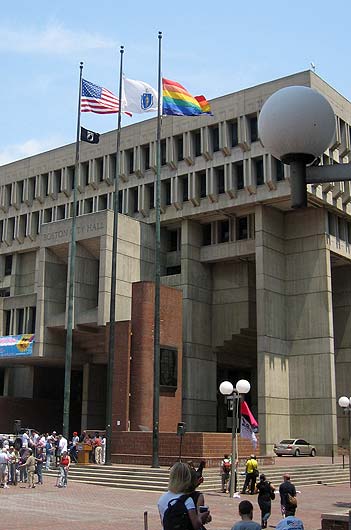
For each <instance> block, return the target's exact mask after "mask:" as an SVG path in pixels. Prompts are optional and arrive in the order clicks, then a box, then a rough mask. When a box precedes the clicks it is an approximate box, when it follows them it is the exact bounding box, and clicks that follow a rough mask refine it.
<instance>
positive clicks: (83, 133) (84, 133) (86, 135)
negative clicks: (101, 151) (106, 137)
mask: <svg viewBox="0 0 351 530" xmlns="http://www.w3.org/2000/svg"><path fill="white" fill-rule="evenodd" d="M80 139H81V140H82V142H88V143H89V144H98V143H99V141H100V134H99V133H97V132H94V131H88V129H84V127H81V128H80Z"/></svg>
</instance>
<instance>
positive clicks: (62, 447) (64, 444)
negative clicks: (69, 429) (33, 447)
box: [58, 434, 67, 456]
mask: <svg viewBox="0 0 351 530" xmlns="http://www.w3.org/2000/svg"><path fill="white" fill-rule="evenodd" d="M58 439H59V445H58V448H59V455H60V456H61V455H62V454H63V452H64V451H66V452H67V440H66V438H65V437H64V436H62V434H59V435H58Z"/></svg>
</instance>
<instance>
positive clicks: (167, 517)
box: [157, 462, 210, 530]
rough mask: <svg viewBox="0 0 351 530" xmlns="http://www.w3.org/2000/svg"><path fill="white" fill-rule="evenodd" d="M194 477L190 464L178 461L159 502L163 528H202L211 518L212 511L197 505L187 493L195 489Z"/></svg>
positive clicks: (187, 529) (171, 529)
mask: <svg viewBox="0 0 351 530" xmlns="http://www.w3.org/2000/svg"><path fill="white" fill-rule="evenodd" d="M193 484H194V478H193V477H192V473H191V469H190V467H189V466H188V464H185V463H183V462H177V463H176V464H174V466H173V467H172V469H171V471H170V474H169V483H168V491H167V492H166V493H164V494H163V495H161V497H160V498H159V501H158V503H157V506H158V511H159V514H160V519H161V524H162V526H163V530H174V529H175V528H179V529H183V530H200V529H201V528H202V527H203V525H204V524H205V523H206V522H208V520H209V519H210V512H209V510H208V508H207V507H206V509H205V510H202V509H201V508H199V513H198V512H197V507H196V505H195V502H194V500H193V498H192V496H191V493H187V492H189V491H191V490H193ZM203 508H205V507H203Z"/></svg>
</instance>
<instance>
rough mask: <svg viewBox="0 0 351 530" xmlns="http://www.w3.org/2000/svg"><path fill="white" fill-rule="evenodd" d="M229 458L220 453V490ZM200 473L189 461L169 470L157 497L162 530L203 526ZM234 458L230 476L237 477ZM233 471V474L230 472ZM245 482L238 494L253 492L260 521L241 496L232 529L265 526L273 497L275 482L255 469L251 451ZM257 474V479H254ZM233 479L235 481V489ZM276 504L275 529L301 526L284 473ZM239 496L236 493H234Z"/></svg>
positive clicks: (292, 490)
mask: <svg viewBox="0 0 351 530" xmlns="http://www.w3.org/2000/svg"><path fill="white" fill-rule="evenodd" d="M231 465H232V461H231V458H230V456H229V455H224V458H223V460H222V462H221V477H222V491H223V492H228V491H229V490H228V488H230V484H229V482H230V480H231V471H232V469H231ZM204 466H205V463H202V466H201V473H200V474H199V472H198V470H197V469H196V467H195V466H194V464H193V463H192V462H188V463H182V462H177V463H176V464H174V466H173V467H172V468H171V470H170V477H169V484H168V491H167V492H166V493H164V494H163V495H162V496H161V497H160V499H159V501H158V510H159V514H160V519H161V524H162V526H163V530H174V529H176V528H189V529H194V530H198V529H204V528H205V527H204V525H205V524H206V523H209V522H210V521H211V520H212V515H211V513H210V510H209V507H208V506H206V504H205V499H204V495H203V494H202V493H201V492H199V491H197V488H198V486H199V485H200V484H201V482H202V481H203V476H202V470H203V468H204ZM237 468H238V462H237V461H236V462H235V466H234V469H233V477H234V476H235V480H236V479H237V477H236V475H237ZM234 473H235V475H234ZM245 475H246V476H245V482H244V485H243V488H242V491H241V492H240V493H241V494H243V493H248V494H250V495H255V494H257V502H258V506H259V509H260V512H261V523H260V524H259V523H256V522H254V521H253V511H254V507H253V504H252V503H251V502H250V501H248V500H244V501H241V502H240V503H239V516H240V518H241V520H240V521H238V522H237V523H236V524H234V526H233V527H232V530H260V529H261V528H267V521H268V519H269V517H270V515H271V508H272V501H274V500H275V495H276V493H275V491H276V488H275V486H274V485H273V484H272V483H271V482H269V480H268V479H267V477H266V475H265V474H263V473H261V474H259V472H258V462H257V460H256V457H255V455H251V456H250V458H248V460H247V462H246V472H245ZM257 478H259V480H258V481H257ZM236 489H237V481H236V483H235V491H236ZM278 491H279V495H280V508H281V514H282V520H281V521H280V522H279V523H278V525H277V526H276V528H277V529H278V530H287V529H291V528H293V529H294V530H304V527H303V522H302V521H301V520H300V519H298V518H297V517H296V516H295V513H296V508H297V499H296V494H297V491H296V488H295V486H294V484H293V483H292V482H291V480H290V475H288V474H287V473H286V474H285V475H284V476H283V482H282V483H281V484H280V486H279V490H278ZM238 496H239V495H238Z"/></svg>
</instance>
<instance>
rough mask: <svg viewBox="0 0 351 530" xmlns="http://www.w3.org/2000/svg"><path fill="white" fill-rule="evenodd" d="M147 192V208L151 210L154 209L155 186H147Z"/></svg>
mask: <svg viewBox="0 0 351 530" xmlns="http://www.w3.org/2000/svg"><path fill="white" fill-rule="evenodd" d="M148 191H149V208H150V210H152V209H153V208H155V184H154V183H152V184H149V185H148Z"/></svg>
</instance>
